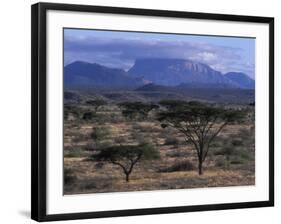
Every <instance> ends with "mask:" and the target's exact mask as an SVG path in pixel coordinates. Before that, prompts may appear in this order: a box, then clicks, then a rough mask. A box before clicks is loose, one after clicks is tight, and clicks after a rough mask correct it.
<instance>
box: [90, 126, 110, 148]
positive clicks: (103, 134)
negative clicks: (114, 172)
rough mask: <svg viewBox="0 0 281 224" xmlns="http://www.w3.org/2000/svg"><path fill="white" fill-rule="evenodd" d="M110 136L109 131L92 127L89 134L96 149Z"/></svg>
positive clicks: (104, 128) (105, 128)
mask: <svg viewBox="0 0 281 224" xmlns="http://www.w3.org/2000/svg"><path fill="white" fill-rule="evenodd" d="M110 135H111V131H110V129H109V128H107V127H93V131H92V133H91V135H90V136H91V139H92V140H93V141H94V143H95V146H96V147H101V145H102V144H101V143H102V142H103V141H104V140H106V139H108V137H109V136H110Z"/></svg>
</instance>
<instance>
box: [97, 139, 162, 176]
mask: <svg viewBox="0 0 281 224" xmlns="http://www.w3.org/2000/svg"><path fill="white" fill-rule="evenodd" d="M159 157H160V154H159V151H158V150H157V149H155V148H154V147H153V146H152V145H149V144H140V145H119V146H111V147H108V148H104V149H101V150H100V151H99V153H97V154H95V155H93V156H92V159H94V161H108V162H111V163H112V164H114V165H117V166H119V167H121V168H122V171H123V173H124V174H125V180H126V181H127V182H129V176H130V174H131V173H132V171H133V168H134V166H135V165H136V163H138V162H140V161H141V160H154V159H158V158H159Z"/></svg>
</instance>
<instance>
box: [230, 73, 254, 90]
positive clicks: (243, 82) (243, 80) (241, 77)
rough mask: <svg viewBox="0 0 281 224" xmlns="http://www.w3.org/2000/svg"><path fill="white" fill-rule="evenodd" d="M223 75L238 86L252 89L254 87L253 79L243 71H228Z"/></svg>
mask: <svg viewBox="0 0 281 224" xmlns="http://www.w3.org/2000/svg"><path fill="white" fill-rule="evenodd" d="M225 77H227V78H228V79H230V80H232V81H233V82H236V83H237V84H238V85H239V86H240V88H243V89H254V88H255V80H253V79H251V78H250V77H249V76H247V75H246V74H244V73H241V72H229V73H226V74H225Z"/></svg>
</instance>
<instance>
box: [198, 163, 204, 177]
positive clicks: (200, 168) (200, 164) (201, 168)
mask: <svg viewBox="0 0 281 224" xmlns="http://www.w3.org/2000/svg"><path fill="white" fill-rule="evenodd" d="M202 165H203V162H202V161H201V160H199V164H198V174H199V175H202V174H203V166H202Z"/></svg>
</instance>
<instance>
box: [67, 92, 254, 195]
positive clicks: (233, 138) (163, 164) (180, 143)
mask: <svg viewBox="0 0 281 224" xmlns="http://www.w3.org/2000/svg"><path fill="white" fill-rule="evenodd" d="M84 97H85V96H84ZM87 98H88V96H87V97H85V98H83V99H82V100H81V101H79V102H77V101H75V102H71V103H69V102H68V103H67V104H66V105H65V117H64V193H65V194H80V193H97V192H124V191H141V190H166V189H184V188H204V187H226V186H244V185H254V184H255V146H254V142H255V140H254V129H255V128H254V107H253V106H249V105H242V106H241V105H239V106H237V105H228V107H229V106H231V107H236V108H239V109H241V108H243V109H245V110H247V113H248V115H247V116H248V117H247V120H246V121H245V122H243V123H239V122H233V123H231V124H229V125H227V126H226V127H225V128H224V129H223V131H222V132H221V133H220V134H219V135H218V136H217V138H216V139H215V141H214V142H213V143H212V145H211V147H210V151H209V155H208V157H207V158H206V161H205V162H204V168H203V170H204V173H203V175H198V171H197V166H198V161H197V160H198V158H197V156H196V151H195V149H194V146H193V145H192V144H191V143H187V142H186V141H185V138H184V135H183V134H181V133H180V132H178V131H177V130H176V129H174V128H171V127H169V128H165V129H163V128H162V127H161V123H160V122H159V121H157V120H156V119H155V116H156V113H157V111H152V112H150V113H149V116H148V117H147V118H145V119H135V120H128V119H126V118H125V117H124V116H123V115H122V111H121V109H120V107H118V106H117V104H115V103H114V101H109V102H107V104H106V105H103V106H101V107H100V108H99V109H98V110H97V111H93V108H92V107H91V106H90V105H88V104H86V103H85V99H87ZM89 112H92V115H91V116H90V117H85V116H84V114H85V113H89ZM215 125H216V124H215ZM93 133H94V134H95V135H94V137H93ZM143 142H146V143H149V144H151V145H153V146H154V147H155V148H156V149H157V150H159V152H160V159H158V160H153V161H142V162H139V163H137V164H136V165H135V167H134V169H133V172H132V174H131V175H130V181H129V182H126V181H125V180H124V175H123V173H122V169H121V168H120V167H119V166H116V165H114V164H112V163H110V162H106V161H94V160H92V159H91V157H92V156H93V155H95V154H96V153H97V152H98V151H99V149H101V148H104V147H108V146H112V145H123V144H126V145H135V144H139V143H143ZM226 148H230V149H231V150H230V151H226Z"/></svg>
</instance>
